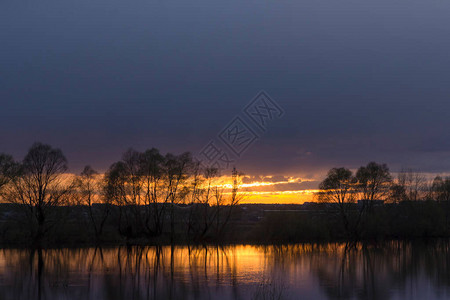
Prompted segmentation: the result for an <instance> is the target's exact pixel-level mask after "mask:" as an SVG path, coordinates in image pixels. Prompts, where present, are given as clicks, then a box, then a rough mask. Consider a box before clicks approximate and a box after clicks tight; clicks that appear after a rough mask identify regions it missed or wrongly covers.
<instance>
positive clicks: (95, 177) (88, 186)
mask: <svg viewBox="0 0 450 300" xmlns="http://www.w3.org/2000/svg"><path fill="white" fill-rule="evenodd" d="M77 187H78V188H79V193H80V197H81V201H80V203H81V204H84V205H86V206H87V207H88V210H89V218H90V222H91V225H92V229H93V230H94V234H95V240H96V242H98V241H99V240H100V238H101V235H102V233H103V228H104V226H105V223H106V220H107V218H108V216H109V214H110V212H111V208H110V205H109V204H110V203H109V201H108V198H107V197H102V195H101V190H102V188H101V183H100V180H99V174H98V173H97V171H95V170H94V169H92V167H91V166H85V167H84V169H83V171H82V172H81V174H80V176H79V178H78V181H77ZM94 203H96V204H97V205H98V207H97V208H96V209H95V207H94Z"/></svg>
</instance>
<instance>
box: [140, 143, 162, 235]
mask: <svg viewBox="0 0 450 300" xmlns="http://www.w3.org/2000/svg"><path fill="white" fill-rule="evenodd" d="M163 165H164V157H163V156H162V155H161V154H160V153H159V150H158V149H155V148H152V149H149V150H147V151H145V152H144V153H143V154H142V159H141V173H142V179H143V191H144V196H143V199H144V205H145V217H144V227H145V229H146V232H147V235H148V236H150V237H151V236H157V235H161V234H162V231H163V220H164V214H165V205H162V204H161V203H159V201H160V198H161V182H162V180H163V175H164V174H163V172H164V168H163Z"/></svg>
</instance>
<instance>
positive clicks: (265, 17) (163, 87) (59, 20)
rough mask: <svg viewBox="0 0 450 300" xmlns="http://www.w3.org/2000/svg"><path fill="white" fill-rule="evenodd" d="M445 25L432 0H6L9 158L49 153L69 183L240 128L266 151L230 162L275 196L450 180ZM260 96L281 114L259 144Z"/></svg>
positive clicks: (0, 45) (1, 8)
mask: <svg viewBox="0 0 450 300" xmlns="http://www.w3.org/2000/svg"><path fill="white" fill-rule="evenodd" d="M449 15H450V3H449V2H447V1H435V0H430V1H418V0H395V1H392V0H377V1H356V0H352V1H349V0H343V1H332V0H280V1H266V0H258V1H253V0H249V1H242V0H239V1H238V0H231V1H215V0H213V1H211V0H193V1H181V0H173V1H172V0H168V1H166V0H164V1H162V0H157V1H154V0H130V1H119V0H94V1H93V0H89V1H88V0H80V1H68V0H58V1H47V0H44V1H40V2H39V3H36V2H32V1H12V0H5V1H2V2H1V3H0V41H1V42H0V152H6V153H10V154H12V155H13V156H14V157H15V158H16V159H21V158H22V157H23V156H24V154H25V153H26V151H27V149H28V148H29V147H30V146H31V144H32V143H33V142H35V141H41V142H44V143H49V144H51V145H53V146H55V147H58V148H61V149H62V150H63V152H64V153H65V155H66V157H67V158H68V160H69V167H70V170H71V171H72V172H75V173H76V172H79V171H80V170H81V169H82V167H83V166H84V165H86V164H90V165H92V166H93V167H94V168H95V169H97V170H99V171H105V170H106V169H107V168H108V166H109V165H110V164H111V163H112V162H114V161H117V160H119V159H120V157H121V154H122V153H123V152H124V151H125V150H127V149H128V148H129V147H133V148H135V149H137V150H141V151H142V150H145V149H148V148H152V147H156V148H159V149H160V150H161V151H162V152H164V153H166V152H173V153H181V152H184V151H191V152H193V153H199V152H201V150H202V149H204V147H205V146H206V145H208V143H210V142H211V141H218V139H220V133H221V132H223V130H225V129H227V128H229V127H227V126H228V125H230V122H232V121H233V120H235V118H236V117H239V118H240V120H241V121H242V122H244V123H245V124H247V126H248V127H250V128H251V129H252V130H253V131H254V133H255V135H257V138H256V139H255V140H254V141H253V142H252V143H251V145H249V146H248V147H246V149H245V151H243V152H242V153H240V155H239V157H235V158H236V159H235V162H234V163H233V164H235V165H236V166H237V167H238V168H239V169H240V170H242V171H243V172H244V173H245V174H247V175H248V178H247V179H246V180H247V181H249V182H252V181H258V182H264V180H267V178H272V179H271V180H275V179H277V180H279V182H281V184H280V185H274V186H273V189H274V190H280V189H281V190H284V191H291V192H292V191H299V190H303V189H314V188H315V187H317V183H318V182H319V181H320V180H321V178H323V176H324V174H325V173H326V171H327V170H328V169H330V168H332V167H340V166H346V167H349V168H353V169H354V168H357V167H359V166H361V165H365V164H367V163H368V162H369V161H376V162H380V163H387V164H388V165H389V166H390V168H391V170H392V171H398V170H400V169H401V168H405V167H407V168H413V169H416V170H420V171H422V172H430V173H444V172H448V171H449V170H450V159H449V154H450V133H449V131H448V128H449V125H450V113H449V110H450V101H449V98H450V84H449V83H450V82H449V81H450V72H449V70H450V55H449V53H450V39H449V38H448V37H449V36H450V19H449V18H448V16H449ZM260 91H265V92H266V93H267V95H268V96H270V99H272V101H273V102H274V103H276V104H277V105H278V106H279V107H280V108H281V109H282V111H283V114H281V115H280V116H278V117H274V118H273V119H271V120H270V122H267V124H266V125H267V126H266V127H264V130H261V128H258V127H257V125H256V124H255V123H254V122H252V120H251V119H250V118H248V116H247V115H246V114H245V107H246V105H248V104H249V103H251V101H252V100H253V99H255V97H256V96H257V95H258V93H259V92H260ZM222 146H223V144H222ZM227 151H229V149H228V150H227ZM273 178H275V179H273ZM290 181H291V182H290ZM293 181H295V182H293ZM283 182H285V183H283Z"/></svg>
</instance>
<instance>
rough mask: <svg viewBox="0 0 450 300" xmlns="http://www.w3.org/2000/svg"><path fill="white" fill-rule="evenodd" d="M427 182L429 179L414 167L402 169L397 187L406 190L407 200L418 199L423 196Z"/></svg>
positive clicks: (399, 189)
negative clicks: (413, 168) (414, 169)
mask: <svg viewBox="0 0 450 300" xmlns="http://www.w3.org/2000/svg"><path fill="white" fill-rule="evenodd" d="M426 182H427V180H426V178H425V176H423V174H421V173H419V172H415V171H413V170H412V169H402V170H401V171H400V173H399V174H398V178H397V182H396V183H395V184H396V185H397V186H399V187H398V188H397V190H398V191H401V190H404V193H405V194H404V197H405V200H409V201H417V200H421V199H422V198H423V193H424V191H425V190H426Z"/></svg>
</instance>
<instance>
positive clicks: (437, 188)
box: [431, 176, 450, 230]
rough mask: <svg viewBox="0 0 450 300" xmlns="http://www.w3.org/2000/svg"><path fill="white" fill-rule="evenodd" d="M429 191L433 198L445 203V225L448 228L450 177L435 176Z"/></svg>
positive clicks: (442, 203)
mask: <svg viewBox="0 0 450 300" xmlns="http://www.w3.org/2000/svg"><path fill="white" fill-rule="evenodd" d="M431 193H432V196H433V198H434V200H436V201H438V202H439V203H440V204H441V205H445V226H446V230H448V229H449V214H450V177H445V178H442V177H440V176H436V178H434V180H433V184H432V187H431Z"/></svg>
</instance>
